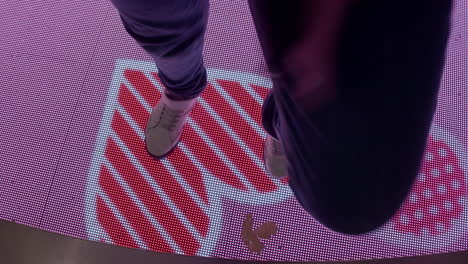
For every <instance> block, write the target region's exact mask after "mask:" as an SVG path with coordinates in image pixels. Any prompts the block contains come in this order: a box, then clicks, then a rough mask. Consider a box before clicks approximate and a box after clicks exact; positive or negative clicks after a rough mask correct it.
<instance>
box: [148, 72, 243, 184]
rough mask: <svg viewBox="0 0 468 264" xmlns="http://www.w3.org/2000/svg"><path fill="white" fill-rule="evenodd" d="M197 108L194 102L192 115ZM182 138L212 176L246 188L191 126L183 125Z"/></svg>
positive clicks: (197, 105)
mask: <svg viewBox="0 0 468 264" xmlns="http://www.w3.org/2000/svg"><path fill="white" fill-rule="evenodd" d="M152 74H153V76H154V78H156V80H158V81H159V78H158V76H157V75H156V74H155V73H152ZM198 108H200V106H199V104H196V105H195V107H194V109H193V110H192V117H193V113H194V112H196V111H197V109H198ZM197 123H198V122H197ZM205 132H206V131H205ZM182 140H183V141H184V144H185V145H186V146H188V147H189V148H190V151H191V152H192V153H194V155H195V156H196V157H197V159H198V160H199V161H200V162H201V163H202V164H203V166H204V167H206V168H207V169H208V170H209V171H210V172H211V173H212V174H213V175H214V176H216V177H217V178H218V179H220V180H221V181H223V182H225V183H226V184H229V185H231V186H233V187H235V188H237V189H239V190H247V187H246V186H244V184H243V183H242V182H241V181H240V180H239V178H237V177H236V175H234V174H233V173H232V172H231V170H230V169H229V167H227V166H226V164H224V161H223V160H221V159H220V158H219V156H218V154H216V153H215V152H214V151H213V150H212V149H211V148H210V147H209V146H208V144H207V143H206V142H205V140H203V139H202V138H201V137H200V136H199V135H198V133H196V132H195V131H194V130H193V129H192V127H191V126H185V131H184V133H183V135H182ZM190 146H192V147H190Z"/></svg>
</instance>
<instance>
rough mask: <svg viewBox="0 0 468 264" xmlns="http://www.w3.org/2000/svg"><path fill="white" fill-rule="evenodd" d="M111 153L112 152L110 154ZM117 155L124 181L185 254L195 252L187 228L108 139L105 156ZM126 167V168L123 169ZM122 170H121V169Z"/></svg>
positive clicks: (196, 246) (193, 242)
mask: <svg viewBox="0 0 468 264" xmlns="http://www.w3.org/2000/svg"><path fill="white" fill-rule="evenodd" d="M111 153H112V154H111ZM117 155H118V156H119V157H118V159H119V160H120V161H123V162H122V163H120V161H119V165H118V166H119V173H120V174H121V175H122V177H123V178H124V180H125V182H126V183H127V184H128V185H129V186H130V188H131V189H132V190H133V192H135V193H136V195H137V196H138V198H139V199H140V200H141V201H142V203H143V204H144V205H145V206H146V208H148V210H149V211H150V212H151V214H152V215H153V216H154V217H155V218H156V219H157V220H158V222H159V223H161V225H162V226H163V227H164V228H165V229H166V231H167V232H168V233H169V234H171V236H172V237H173V239H174V240H175V241H176V243H177V244H178V245H179V246H180V247H181V248H182V250H184V252H186V253H187V254H195V252H196V250H197V249H198V248H199V245H198V242H197V241H196V240H195V238H194V237H193V235H192V234H191V233H190V232H189V231H188V230H187V228H186V227H185V226H184V225H183V224H182V223H181V222H180V221H179V219H178V218H177V217H176V215H175V214H174V213H173V212H172V211H171V210H170V208H168V206H167V205H166V204H165V203H164V201H163V200H162V199H161V198H160V197H159V195H158V194H157V193H156V192H154V191H153V189H151V187H150V186H149V184H148V183H147V182H146V181H145V179H144V178H143V177H142V176H141V175H140V174H139V172H138V171H137V170H136V169H135V168H134V167H133V166H132V165H131V164H130V162H129V160H128V159H126V158H125V156H123V155H124V154H123V153H122V152H121V151H120V149H119V148H118V146H117V145H116V144H115V142H114V141H113V140H110V143H109V146H108V148H107V150H106V156H109V157H110V156H113V157H112V158H113V160H116V156H117ZM124 168H126V170H124ZM121 170H122V171H121Z"/></svg>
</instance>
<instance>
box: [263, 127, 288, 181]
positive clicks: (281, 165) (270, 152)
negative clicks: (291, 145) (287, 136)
mask: <svg viewBox="0 0 468 264" xmlns="http://www.w3.org/2000/svg"><path fill="white" fill-rule="evenodd" d="M263 162H264V163H265V168H266V170H267V171H268V173H270V176H271V177H272V178H274V179H281V178H284V177H286V176H288V160H287V159H286V155H284V152H283V149H282V146H281V143H280V142H279V141H278V140H276V139H275V138H274V137H272V136H270V135H269V134H268V133H267V137H266V139H265V143H264V145H263Z"/></svg>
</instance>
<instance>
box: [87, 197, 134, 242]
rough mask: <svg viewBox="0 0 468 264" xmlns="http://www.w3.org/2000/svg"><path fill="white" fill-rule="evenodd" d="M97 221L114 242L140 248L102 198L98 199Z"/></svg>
mask: <svg viewBox="0 0 468 264" xmlns="http://www.w3.org/2000/svg"><path fill="white" fill-rule="evenodd" d="M96 207H97V219H98V221H99V223H101V226H102V228H103V229H104V231H106V233H107V234H109V236H110V238H111V239H112V241H113V242H114V243H115V244H116V245H119V246H124V247H131V248H138V245H137V243H136V242H135V240H133V238H132V237H131V236H130V235H129V234H128V232H127V231H126V230H125V229H124V227H123V226H122V224H121V223H120V221H119V220H118V219H117V218H116V217H115V215H114V214H113V213H112V212H111V210H110V209H109V207H107V205H106V204H105V203H104V201H103V200H102V198H100V197H98V198H97V204H96Z"/></svg>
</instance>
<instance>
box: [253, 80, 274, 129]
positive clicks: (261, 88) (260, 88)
mask: <svg viewBox="0 0 468 264" xmlns="http://www.w3.org/2000/svg"><path fill="white" fill-rule="evenodd" d="M250 87H252V89H253V90H254V91H255V92H256V93H257V94H258V95H260V97H262V98H263V100H265V98H266V97H267V95H268V94H269V93H270V92H271V89H269V88H267V87H264V86H260V85H257V84H252V83H251V84H250ZM259 122H260V120H259Z"/></svg>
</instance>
